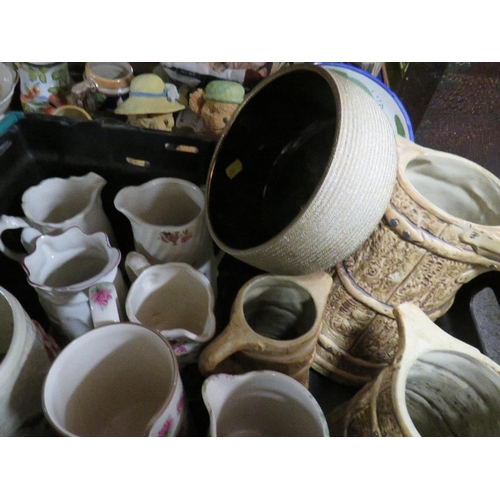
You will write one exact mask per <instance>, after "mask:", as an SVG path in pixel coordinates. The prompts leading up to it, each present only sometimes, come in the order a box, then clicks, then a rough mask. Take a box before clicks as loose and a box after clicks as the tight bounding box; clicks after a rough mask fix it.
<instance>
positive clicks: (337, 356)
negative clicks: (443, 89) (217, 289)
mask: <svg viewBox="0 0 500 500" xmlns="http://www.w3.org/2000/svg"><path fill="white" fill-rule="evenodd" d="M397 142H398V155H399V164H398V173H397V182H396V186H395V188H394V191H393V194H392V197H391V200H390V203H389V205H388V206H387V208H386V211H385V214H384V216H383V218H382V220H381V221H380V223H379V225H378V227H377V228H376V229H375V231H373V233H372V234H371V236H370V237H369V238H368V239H367V240H366V242H365V243H364V244H363V245H361V246H360V247H359V248H358V249H357V250H356V251H355V252H354V253H353V254H352V255H351V256H349V257H348V258H347V259H344V261H343V262H341V263H339V264H337V265H336V266H334V267H332V268H331V269H330V272H331V274H332V277H333V285H332V289H331V291H330V296H329V299H328V307H327V310H326V312H325V315H324V319H323V325H322V329H321V333H320V335H319V339H318V346H317V350H316V356H315V359H314V363H313V368H314V369H315V370H316V371H318V372H319V373H321V374H323V375H325V376H328V377H330V378H332V379H334V380H337V381H338V382H341V383H345V384H350V385H363V384H365V383H366V382H368V381H370V380H372V379H373V378H374V377H375V376H376V375H377V374H378V373H379V372H380V371H381V370H382V369H383V368H384V367H386V366H388V365H389V364H390V363H391V362H392V361H393V360H394V357H395V353H396V350H397V347H398V329H397V324H396V321H395V316H394V308H395V307H397V306H398V305H400V304H402V303H404V302H411V303H413V304H415V305H417V306H418V307H419V308H421V309H422V310H423V311H424V312H425V313H426V314H427V315H428V316H429V318H431V319H432V320H436V319H437V318H439V317H440V316H442V315H443V314H445V313H446V312H447V311H448V309H449V308H450V307H451V305H452V304H453V301H454V298H455V295H456V293H457V291H458V290H459V289H460V287H461V286H462V285H463V284H464V283H467V282H468V281H470V280H472V279H473V278H474V277H476V276H478V275H480V274H482V273H485V272H487V271H491V270H495V271H496V270H498V269H500V180H499V179H498V178H497V177H495V176H494V175H493V174H492V173H491V172H489V171H488V170H486V169H485V168H482V167H480V166H479V165H477V164H475V163H473V162H471V161H469V160H466V159H465V158H462V157H459V156H456V155H453V154H449V153H445V152H440V151H435V150H432V149H428V148H424V147H421V146H418V145H416V144H414V143H413V142H411V141H409V140H407V139H403V138H401V137H398V138H397Z"/></svg>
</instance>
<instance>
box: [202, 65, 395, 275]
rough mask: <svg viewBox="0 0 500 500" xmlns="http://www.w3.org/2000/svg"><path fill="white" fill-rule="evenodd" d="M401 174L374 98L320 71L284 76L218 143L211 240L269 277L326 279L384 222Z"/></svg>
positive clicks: (243, 110) (246, 106)
mask: <svg viewBox="0 0 500 500" xmlns="http://www.w3.org/2000/svg"><path fill="white" fill-rule="evenodd" d="M396 164H397V150H396V140H395V134H394V132H393V130H392V128H391V125H390V123H389V121H388V119H387V116H386V115H385V114H384V112H383V111H382V110H381V109H380V107H379V106H378V105H377V103H376V102H375V101H374V100H373V99H372V98H371V97H370V96H368V95H367V94H366V93H365V92H363V91H362V90H361V89H360V88H359V87H358V86H357V85H356V84H354V83H353V82H351V81H350V80H348V79H346V78H344V77H343V76H341V75H337V74H335V73H333V72H330V71H328V70H326V69H325V68H323V67H320V66H317V65H312V64H297V65H293V66H290V67H288V68H284V69H282V70H280V71H278V72H277V73H275V74H274V75H272V76H270V77H268V78H267V79H265V80H264V81H263V82H261V83H260V84H259V85H257V86H256V87H255V88H254V89H253V90H252V91H251V92H249V93H248V94H247V96H246V97H245V100H244V101H243V103H242V104H241V105H240V107H239V108H238V109H237V111H236V113H235V114H234V115H233V117H232V119H231V121H230V122H229V123H228V125H227V127H226V130H225V131H224V133H223V134H222V136H221V137H220V139H219V142H218V143H217V146H216V149H215V152H214V155H213V157H212V160H211V164H210V168H209V174H208V179H207V214H208V222H209V230H210V232H211V235H212V237H213V238H214V240H215V242H216V243H217V245H218V246H219V247H220V248H221V249H222V250H223V251H225V252H226V253H228V254H230V255H232V256H234V257H235V258H237V259H239V260H242V261H243V262H246V263H248V264H250V265H252V266H254V267H256V268H259V269H262V270H264V271H267V272H272V273H276V274H306V273H312V272H316V271H319V270H325V269H327V268H329V267H331V266H333V265H335V264H336V263H338V262H340V261H342V260H343V259H344V258H345V257H347V256H348V255H350V254H351V253H352V252H353V251H354V250H355V249H356V248H357V247H358V246H360V245H361V244H362V243H364V241H365V240H366V239H367V238H368V236H369V235H370V234H371V232H372V231H373V230H374V229H375V227H376V225H377V224H378V223H379V222H380V219H381V218H382V215H383V213H384V211H385V209H386V207H387V205H388V203H389V199H390V196H391V193H392V190H393V187H394V184H395V179H396Z"/></svg>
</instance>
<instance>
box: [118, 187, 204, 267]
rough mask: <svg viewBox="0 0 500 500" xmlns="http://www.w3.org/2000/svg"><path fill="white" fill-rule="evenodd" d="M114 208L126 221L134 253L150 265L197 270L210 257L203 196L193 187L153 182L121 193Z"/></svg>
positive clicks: (126, 188)
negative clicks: (184, 265)
mask: <svg viewBox="0 0 500 500" xmlns="http://www.w3.org/2000/svg"><path fill="white" fill-rule="evenodd" d="M114 204H115V207H116V209H117V210H118V211H120V212H121V213H122V214H124V215H125V217H127V218H128V219H129V221H130V224H131V226H132V232H133V236H134V245H135V250H136V251H137V252H139V253H140V254H142V255H144V256H145V257H146V258H147V259H148V261H149V262H150V263H151V264H160V263H164V262H174V261H175V262H185V263H187V264H191V265H192V266H193V267H196V268H198V267H200V266H201V265H203V264H204V263H205V262H206V261H207V260H208V259H209V258H210V256H211V255H212V253H213V246H212V239H211V237H210V234H209V232H208V228H207V224H206V221H205V196H204V194H203V192H202V191H201V189H200V188H199V187H198V186H197V185H196V184H193V183H192V182H189V181H186V180H184V179H177V178H174V177H162V178H158V179H153V180H151V181H149V182H146V183H145V184H141V185H140V186H127V187H125V188H123V189H121V190H120V191H119V192H118V194H117V195H116V197H115V199H114Z"/></svg>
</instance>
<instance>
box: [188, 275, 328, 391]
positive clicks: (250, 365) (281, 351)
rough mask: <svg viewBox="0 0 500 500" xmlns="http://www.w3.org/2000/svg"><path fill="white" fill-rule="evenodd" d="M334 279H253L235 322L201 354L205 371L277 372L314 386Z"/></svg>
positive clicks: (240, 295)
mask: <svg viewBox="0 0 500 500" xmlns="http://www.w3.org/2000/svg"><path fill="white" fill-rule="evenodd" d="M331 283H332V279H331V277H330V276H329V275H328V274H327V273H325V272H319V273H314V274H309V275H304V276H278V275H267V274H264V275H259V276H256V277H255V278H252V279H251V280H249V281H247V282H246V283H245V284H244V285H243V287H241V289H240V290H239V292H238V294H237V296H236V298H235V300H234V303H233V306H232V311H231V318H230V321H229V324H228V325H227V326H226V328H225V329H224V330H223V331H222V332H221V333H220V334H219V335H218V336H217V337H216V338H215V339H214V340H212V342H210V344H209V345H208V346H207V347H206V348H205V349H204V350H203V351H202V353H201V354H200V359H199V361H198V367H199V369H200V372H201V373H202V374H203V375H208V374H211V373H215V372H226V373H242V372H247V371H250V370H274V371H279V372H282V373H285V374H287V375H289V376H291V377H292V378H294V379H296V380H298V381H299V382H300V383H301V384H303V385H304V386H305V387H308V386H309V368H310V366H311V363H312V361H313V357H314V352H315V349H316V342H317V338H318V335H319V331H320V326H321V321H322V318H323V312H324V310H325V307H326V299H327V297H328V293H329V291H330V286H331ZM230 365H232V366H230Z"/></svg>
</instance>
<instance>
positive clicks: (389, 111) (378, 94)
mask: <svg viewBox="0 0 500 500" xmlns="http://www.w3.org/2000/svg"><path fill="white" fill-rule="evenodd" d="M318 64H320V65H321V66H322V67H324V68H326V69H327V70H328V71H331V72H334V73H336V74H338V75H342V76H343V77H345V78H347V79H349V80H350V81H352V82H353V83H355V84H356V85H357V86H358V87H359V88H360V89H362V90H363V91H364V92H365V93H366V94H368V95H369V96H371V97H372V98H373V100H374V101H375V102H376V103H377V104H378V105H379V106H380V109H382V111H383V112H384V113H385V114H386V115H387V118H389V122H390V123H391V125H392V128H393V130H394V132H396V133H397V134H398V135H400V136H401V137H404V138H406V139H410V140H411V141H413V140H414V134H413V127H412V125H411V120H410V117H409V116H408V113H407V111H406V109H405V107H404V106H403V103H402V102H401V101H400V99H399V97H398V96H397V95H396V94H395V93H394V92H393V91H392V90H391V89H390V88H389V87H388V86H387V85H385V84H384V83H383V82H381V81H380V80H379V79H377V78H375V77H374V76H373V75H371V74H370V73H368V72H367V71H363V70H362V69H359V68H356V67H355V66H351V65H348V64H345V63H337V62H322V63H318Z"/></svg>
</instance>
